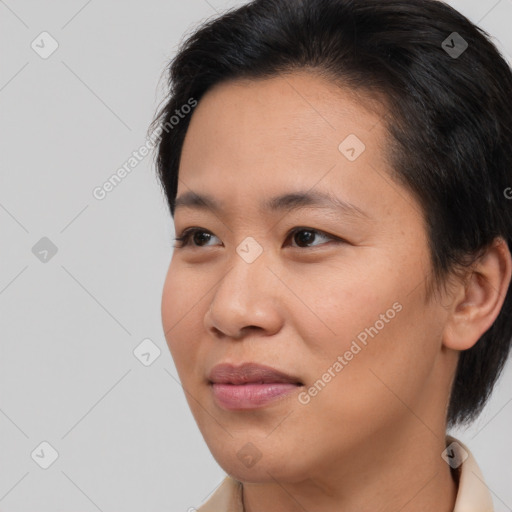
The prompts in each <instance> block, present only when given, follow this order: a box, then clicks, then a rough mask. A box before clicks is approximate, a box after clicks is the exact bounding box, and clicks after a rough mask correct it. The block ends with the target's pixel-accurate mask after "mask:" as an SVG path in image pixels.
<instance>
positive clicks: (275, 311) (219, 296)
mask: <svg viewBox="0 0 512 512" xmlns="http://www.w3.org/2000/svg"><path fill="white" fill-rule="evenodd" d="M268 263H269V261H267V259H266V258H265V253H264V252H263V253H262V254H261V255H260V256H259V257H258V258H257V259H256V260H255V261H253V262H252V263H248V262H246V261H245V260H244V259H243V258H241V257H240V256H239V255H238V254H237V253H235V254H234V255H233V258H232V259H231V260H230V264H229V268H228V270H227V271H226V273H225V274H224V276H223V277H222V278H221V280H220V282H219V283H218V284H217V286H216V288H215V291H214V294H213V297H212V299H211V303H210V308H209V309H208V311H207V312H206V314H205V316H204V325H205V328H206V329H207V331H209V332H211V333H212V334H213V335H214V336H216V337H217V338H225V337H228V338H233V339H237V340H239V339H241V338H243V337H244V336H246V335H247V334H248V333H252V334H254V331H256V332H259V333H260V334H261V335H263V336H265V335H272V334H275V333H276V332H278V331H279V330H280V329H281V327H282V323H283V298H284V293H285V289H284V286H283V284H282V283H281V282H280V281H279V279H278V278H277V277H276V275H275V274H276V273H277V272H276V271H275V270H274V269H272V270H271V269H270V268H269V265H268Z"/></svg>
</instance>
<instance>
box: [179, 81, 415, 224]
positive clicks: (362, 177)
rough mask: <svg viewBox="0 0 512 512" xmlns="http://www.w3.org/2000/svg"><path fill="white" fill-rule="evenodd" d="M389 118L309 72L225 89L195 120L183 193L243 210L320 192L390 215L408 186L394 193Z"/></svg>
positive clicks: (184, 161) (367, 100)
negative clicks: (265, 200)
mask: <svg viewBox="0 0 512 512" xmlns="http://www.w3.org/2000/svg"><path fill="white" fill-rule="evenodd" d="M384 114H385V110H384V107H383V106H382V104H381V103H379V102H378V101H377V100H376V99H375V98H371V97H365V96H362V95H361V94H359V93H356V92H355V91H352V90H348V89H343V88H340V87H339V86H337V85H335V84H334V83H332V82H330V81H328V80H327V79H325V78H321V77H318V76H314V75H312V74H311V73H309V72H303V73H292V74H287V75H282V76H276V77H272V78H269V79H264V80H237V81H231V82H226V83H222V84H220V85H217V86H215V87H214V88H213V89H211V90H210V91H208V93H206V94H205V96H204V97H203V98H202V99H201V101H200V102H199V104H198V106H197V107H196V109H195V111H194V113H193V115H192V119H191V121H190V125H189V128H188V131H187V134H186V137H185V141H184V144H183V149H182V155H181V161H180V169H179V181H178V194H177V195H178V197H179V196H180V195H183V194H185V193H187V192H190V191H193V192H200V193H203V194H207V195H214V196H216V197H217V198H218V199H219V200H220V201H222V202H223V203H225V204H232V203H237V205H238V206H241V207H243V204H244V203H245V204H249V203H254V204H256V203H255V201H257V203H258V205H259V204H261V203H262V201H261V198H262V197H264V196H267V197H275V196H278V195H279V194H283V193H289V192H294V191H304V190H308V189H315V190H318V191H321V192H324V193H332V194H334V195H337V196H338V197H340V198H344V199H345V200H347V201H349V202H351V203H352V204H356V205H358V204H359V205H365V206H366V212H367V213H369V214H370V215H371V214H372V211H373V214H374V215H375V214H379V213H382V211H383V209H384V210H385V209H389V207H390V206H391V205H392V203H393V202H396V199H397V190H398V188H399V186H398V184H392V188H394V189H395V190H389V188H390V187H389V183H390V178H389V177H388V176H387V175H389V174H390V171H391V169H390V167H389V164H388V162H387V159H386V157H385V155H386V147H387V141H388V134H387V131H386V130H385V127H384V123H383V118H382V116H383V115H384ZM354 157H355V158H354ZM386 182H388V183H386ZM404 193H405V191H403V190H402V191H399V194H398V195H402V196H403V195H404ZM254 197H255V198H257V199H255V200H253V198H254ZM372 216H373V215H372Z"/></svg>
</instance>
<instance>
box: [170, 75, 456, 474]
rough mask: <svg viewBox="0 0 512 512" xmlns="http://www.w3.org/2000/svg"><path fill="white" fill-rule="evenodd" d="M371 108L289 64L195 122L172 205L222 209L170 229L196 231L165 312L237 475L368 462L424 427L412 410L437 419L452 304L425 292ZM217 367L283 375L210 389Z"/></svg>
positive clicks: (405, 197)
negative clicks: (290, 69) (283, 378)
mask: <svg viewBox="0 0 512 512" xmlns="http://www.w3.org/2000/svg"><path fill="white" fill-rule="evenodd" d="M364 104H366V103H364V102H363V101H362V100H361V99H358V98H357V97H356V96H355V94H351V93H350V91H347V90H343V89H339V88H338V87H336V86H334V85H333V84H331V83H329V82H327V81H324V80H323V79H321V78H318V77H316V76H312V75H310V74H308V73H306V72H301V73H298V72H297V73H293V74H289V75H286V76H280V77H275V78H271V79H266V80H255V81H237V82H231V83H225V84H222V85H220V86H217V87H216V88H214V89H212V90H210V91H209V92H208V93H207V95H205V96H204V97H203V99H202V100H201V101H200V102H199V105H198V106H197V108H196V110H195V112H194V113H193V116H192V119H191V123H190V126H189V129H188V132H187V135H186V139H185V142H184V146H183V152H182V158H181V163H180V168H179V186H178V193H177V198H178V200H179V199H182V198H184V197H185V194H187V193H190V192H193V193H195V194H198V195H201V196H208V197H209V198H211V199H212V200H213V201H214V202H215V204H216V206H217V208H214V207H213V204H210V203H208V205H207V202H206V199H204V202H203V201H196V205H195V206H194V205H190V204H189V203H190V201H188V204H186V203H187V202H185V203H184V204H182V205H181V206H179V207H177V208H176V211H175V216H174V222H175V230H176V235H177V236H180V235H181V234H182V233H183V231H184V230H186V229H188V228H194V229H195V230H196V231H195V232H193V233H192V234H189V238H188V243H187V244H186V245H184V246H183V247H181V248H176V249H175V250H174V252H173V256H172V261H171V263H170V266H169V270H168V274H167V277H166V281H165V285H164V289H163V298H162V320H163V327H164V331H165V335H166V339H167V342H168V345H169V349H170V351H171V354H172V357H173V359H174V362H175V365H176V369H177V371H178V374H179V377H180V379H181V382H182V384H183V387H184V389H185V390H186V397H187V400H188V403H189V406H190V409H191V411H192V413H193V415H194V418H195V420H196V422H197V424H198V426H199V428H200V430H201V432H202V434H203V436H204V439H205V441H206V443H207V444H208V447H209V448H210V450H211V452H212V454H213V456H214V457H215V458H216V460H217V461H218V463H219V464H220V465H221V467H222V468H223V469H224V470H225V471H226V472H228V473H230V474H232V475H234V476H235V477H237V478H239V479H241V480H245V481H252V482H263V481H268V480H269V479H271V477H270V476H269V475H272V477H275V478H280V479H282V480H287V481H290V482H291V481H295V482H298V481H301V480H304V479H306V478H308V477H309V476H311V475H314V474H315V473H318V474H321V473H322V472H324V473H325V471H326V470H328V469H329V468H331V467H334V466H336V467H337V468H339V469H340V470H346V471H348V470H349V468H354V465H357V464H361V467H364V466H365V465H366V467H368V463H371V461H372V456H373V457H375V453H382V450H386V449H389V450H390V451H391V450H392V449H396V448H397V443H398V439H400V438H403V436H404V435H415V434H417V433H418V429H419V428H421V429H423V430H422V435H424V432H425V426H424V424H422V422H419V421H418V419H417V418H418V417H421V418H422V419H423V420H424V423H426V424H430V425H441V423H442V422H443V421H444V412H445V411H444V407H443V405H442V404H443V403H444V402H445V401H446V400H447V396H446V394H447V390H448V388H449V384H450V378H451V372H452V371H453V369H454V366H453V364H452V362H450V363H449V362H448V361H447V360H445V358H444V357H445V356H444V351H443V343H442V338H443V336H442V332H443V325H444V322H445V320H446V310H445V309H444V308H443V307H442V306H441V305H440V304H437V303H435V302H429V301H426V298H425V293H426V292H425V286H426V279H427V278H428V277H429V274H430V268H431V267H430V260H429V252H428V246H427V235H426V231H425V226H424V220H423V217H422V214H421V211H420V207H419V205H418V203H417V202H416V201H415V200H414V199H413V197H412V196H411V195H410V194H409V193H408V191H407V190H405V189H404V188H402V187H400V186H399V185H397V184H396V183H395V182H394V181H393V180H392V178H391V177H390V174H391V169H390V167H389V164H388V163H387V161H386V159H385V156H384V155H385V151H386V145H387V141H388V138H387V137H388V136H387V133H386V132H385V129H384V127H383V123H382V122H381V118H380V117H379V114H378V112H377V111H376V110H375V109H372V110H366V109H365V107H364ZM279 196H287V199H286V198H285V199H283V198H282V199H281V200H280V201H279V200H275V201H272V202H271V200H272V199H274V198H277V197H279ZM329 197H330V198H331V199H333V200H334V202H332V203H331V202H329V200H328V198H329ZM326 198H327V199H326ZM336 200H337V204H336ZM197 203H198V204H197ZM220 363H228V364H231V365H233V366H235V367H238V366H239V365H242V364H243V363H256V364H259V365H265V366H267V367H271V368H272V369H274V370H276V371H279V372H282V373H284V374H286V375H288V376H291V379H290V380H291V382H290V383H288V384H283V383H282V382H281V383H277V381H278V380H279V379H278V378H275V379H274V380H272V376H270V377H268V375H270V374H265V375H267V377H268V378H266V379H261V380H264V381H265V383H264V384H254V383H253V384H245V386H246V387H245V389H242V388H243V387H244V385H237V386H234V385H233V384H231V385H230V384H224V386H222V385H221V384H216V385H214V386H213V385H212V384H211V382H210V376H211V374H210V372H211V371H212V369H213V368H214V367H215V366H216V365H218V364H220ZM241 375H242V376H243V375H245V376H246V377H247V375H248V374H247V373H245V374H243V373H242V374H241ZM251 375H252V374H251ZM239 376H240V375H239ZM256 376H261V375H260V374H256ZM254 380H258V379H257V378H255V379H254ZM268 382H274V384H269V383H268ZM235 388H236V389H235ZM404 404H405V405H404ZM411 411H414V414H413V413H412V412H411ZM401 436H402V437H401ZM376 450H380V451H377V452H376ZM372 454H373V455H372Z"/></svg>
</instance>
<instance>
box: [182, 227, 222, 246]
mask: <svg viewBox="0 0 512 512" xmlns="http://www.w3.org/2000/svg"><path fill="white" fill-rule="evenodd" d="M212 236H215V235H213V234H212V233H210V232H209V231H206V230H204V229H202V228H187V229H185V230H184V231H183V232H182V234H181V235H180V236H177V237H176V238H175V239H174V241H175V242H177V243H176V244H174V245H173V247H174V248H175V249H181V248H182V247H186V246H189V245H192V244H191V243H190V242H191V238H192V239H193V241H194V243H197V245H194V247H204V245H206V244H203V242H208V241H209V240H211V237H212Z"/></svg>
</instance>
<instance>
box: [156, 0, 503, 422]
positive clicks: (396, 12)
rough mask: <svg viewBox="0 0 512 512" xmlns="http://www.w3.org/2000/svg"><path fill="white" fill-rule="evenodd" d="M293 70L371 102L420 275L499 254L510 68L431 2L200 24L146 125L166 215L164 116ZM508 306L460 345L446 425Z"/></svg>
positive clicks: (262, 14) (474, 402) (470, 411)
mask: <svg viewBox="0 0 512 512" xmlns="http://www.w3.org/2000/svg"><path fill="white" fill-rule="evenodd" d="M466 45H467V47H466ZM299 70H310V71H313V72H315V73H317V74H319V75H321V76H324V77H327V78H329V79H330V80H331V82H332V83H333V84H337V85H339V86H340V87H341V88H346V89H347V90H352V91H361V92H363V93H366V94H367V95H368V97H370V96H374V97H375V96H376V97H379V98H381V103H382V104H383V105H384V106H385V107H386V108H385V110H386V115H385V116H384V117H385V120H386V122H385V125H384V126H385V128H386V130H387V132H386V133H387V134H388V137H389V147H390V148H391V149H390V150H389V154H388V155H386V156H387V158H388V159H389V163H390V164H391V168H392V169H393V176H392V178H393V179H394V180H396V182H397V183H399V184H401V185H403V186H404V187H406V188H407V189H408V190H409V191H410V192H411V193H412V194H413V196H414V197H415V198H416V199H417V201H418V203H419V204H420V206H421V209H422V213H423V215H424V221H425V228H426V231H427V235H428V243H429V256H430V260H431V270H432V272H431V275H430V276H429V277H432V278H433V280H432V281H430V280H427V283H434V284H435V285H436V289H439V287H440V285H443V286H446V283H447V279H448V277H450V275H453V274H456V273H457V271H460V270H462V271H463V270H464V269H465V268H467V267H468V265H470V264H471V263H474V262H475V261H477V258H478V257H479V256H480V255H481V254H483V252H484V251H485V250H486V249H487V248H489V247H490V246H491V244H492V243H493V241H494V240H495V238H496V237H503V238H504V239H505V241H506V243H507V244H508V247H509V249H511V244H512V208H511V207H512V203H511V201H507V197H506V196H507V193H506V191H507V190H508V191H511V189H510V188H509V187H511V185H512V175H511V173H512V73H511V70H510V67H509V65H508V64H507V62H506V61H505V59H504V58H503V57H502V56H501V54H500V52H499V51H498V50H497V48H496V47H495V46H494V44H493V43H492V42H491V40H490V36H489V34H488V33H487V32H485V31H484V30H483V29H481V28H479V27H477V26H476V25H474V24H473V23H472V22H471V21H470V20H468V19H467V18H466V17H465V16H463V15H462V14H461V13H459V12H457V11H456V10H455V9H453V8H452V7H450V6H449V5H447V4H445V3H443V2H441V1H438V0H255V1H252V2H250V3H248V4H246V5H243V6H241V7H238V8H235V9H232V10H230V11H227V12H225V13H224V14H222V15H221V16H220V17H217V18H214V19H210V20H207V21H205V22H204V23H203V24H202V25H201V26H199V27H198V28H197V29H196V30H195V31H194V32H193V33H192V34H191V35H189V36H188V37H187V38H186V39H185V40H183V41H182V42H181V45H180V48H179V51H178V53H177V55H176V56H175V58H174V59H172V61H171V62H170V64H169V67H168V70H167V72H168V86H169V93H168V96H167V97H166V98H165V99H164V102H163V104H162V106H161V107H160V108H159V111H158V113H157V114H156V116H155V118H154V120H153V123H152V124H151V126H150V130H153V129H155V127H158V129H159V131H160V133H161V135H160V138H159V140H158V143H157V150H156V152H155V157H156V167H157V172H158V177H159V179H160V182H161V184H162V186H163V189H164V192H165V195H166V198H167V201H168V205H169V208H170V212H171V215H172V216H173V217H174V201H175V199H176V193H177V186H178V170H179V164H180V158H181V151H182V147H183V141H184V138H185V135H186V132H187V129H188V126H189V122H190V118H191V115H192V114H191V115H189V116H180V119H179V122H176V119H177V117H176V115H175V114H176V111H177V110H178V111H180V109H181V108H182V106H183V105H187V104H190V103H191V100H192V101H200V99H201V97H202V96H203V95H204V94H205V93H206V92H207V91H209V90H210V89H211V88H212V87H213V86H215V85H217V84H221V83H224V82H227V81H230V80H237V79H251V80H257V79H263V78H271V77H275V76H279V75H283V74H285V73H288V72H294V71H299ZM188 110H190V109H188ZM173 117H174V120H173ZM164 132H165V133H164ZM511 250H512V249H511ZM427 290H430V284H427ZM427 297H430V292H428V293H427ZM511 311H512V291H511V287H510V286H509V289H508V292H507V295H506V298H505V302H504V305H503V307H502V309H501V311H500V313H499V315H498V317H497V318H496V320H495V322H494V323H493V325H492V326H491V327H490V328H489V329H488V330H487V331H486V332H485V333H484V334H483V335H482V336H481V338H480V339H479V340H478V342H477V343H476V344H475V345H474V346H473V347H472V348H470V349H468V350H465V351H462V352H461V353H460V356H459V361H458V365H457V369H456V372H455V376H454V379H453V384H452V388H451V390H450V400H449V404H448V407H447V411H446V415H447V417H446V420H447V426H449V427H450V426H456V425H461V424H467V423H470V422H472V421H473V420H474V419H476V417H477V416H478V415H479V414H480V412H481V411H482V409H483V407H484V405H485V404H486V402H487V400H488V398H489V396H490V394H491V392H492V390H493V388H494V385H495V383H496V381H497V380H498V378H499V376H500V374H501V372H502V370H503V367H504V365H505V362H506V360H507V357H508V355H509V352H510V347H511V342H512V318H511V315H510V312H511Z"/></svg>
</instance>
